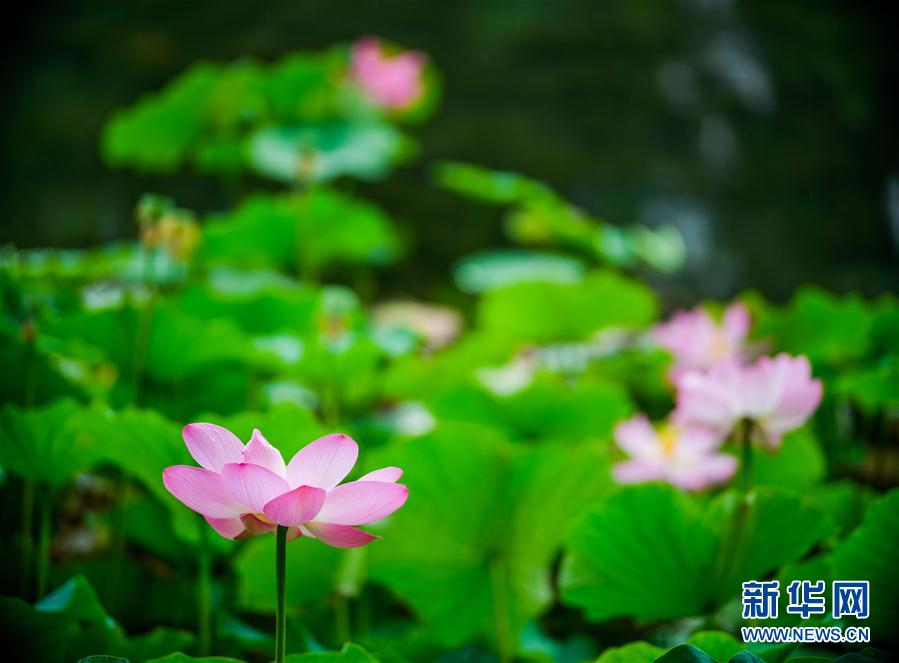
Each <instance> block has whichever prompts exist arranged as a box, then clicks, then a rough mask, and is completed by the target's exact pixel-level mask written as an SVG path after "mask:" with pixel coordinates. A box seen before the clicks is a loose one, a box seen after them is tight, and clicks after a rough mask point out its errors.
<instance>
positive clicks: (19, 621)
mask: <svg viewBox="0 0 899 663" xmlns="http://www.w3.org/2000/svg"><path fill="white" fill-rule="evenodd" d="M0 619H2V623H3V624H6V625H8V624H15V625H16V627H15V629H8V632H7V633H6V640H5V647H6V648H7V650H8V651H11V652H16V655H17V660H29V661H43V662H46V663H70V662H71V661H75V660H78V659H80V658H83V657H86V656H90V655H91V654H92V653H95V652H98V651H99V652H104V653H106V654H107V655H112V656H116V657H120V658H125V659H129V660H133V661H143V660H146V659H148V658H153V657H156V656H159V655H161V654H163V653H164V652H167V651H171V650H173V649H186V648H188V647H190V646H192V644H193V640H194V638H193V635H191V634H190V633H187V632H185V631H179V630H174V629H169V628H157V629H154V630H153V631H151V632H149V633H146V634H144V635H140V636H135V637H131V638H128V637H127V636H126V635H125V632H124V630H123V629H122V627H121V626H120V625H119V624H118V623H117V622H116V621H115V620H114V619H113V618H112V617H110V616H109V615H108V614H107V613H106V611H105V610H104V608H103V606H102V605H101V604H100V601H99V599H98V598H97V594H96V592H95V591H94V589H93V587H91V585H90V583H89V582H88V581H87V580H86V579H85V578H84V577H82V576H75V577H74V578H72V579H71V580H69V581H68V582H66V583H65V584H63V585H62V586H60V587H59V588H57V589H56V590H54V591H53V592H51V593H49V594H47V595H46V596H45V597H44V598H43V599H41V600H40V601H38V603H37V604H35V605H34V606H31V605H29V604H27V603H25V602H24V601H22V600H21V599H17V598H11V597H6V596H3V597H0Z"/></svg>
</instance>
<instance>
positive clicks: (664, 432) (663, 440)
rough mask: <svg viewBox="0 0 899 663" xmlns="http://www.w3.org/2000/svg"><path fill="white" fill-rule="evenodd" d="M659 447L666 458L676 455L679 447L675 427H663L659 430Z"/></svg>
mask: <svg viewBox="0 0 899 663" xmlns="http://www.w3.org/2000/svg"><path fill="white" fill-rule="evenodd" d="M659 446H660V447H662V453H663V454H665V455H666V456H670V455H671V454H673V453H674V448H675V447H676V446H677V430H676V429H675V428H674V427H673V426H663V427H662V428H661V429H659Z"/></svg>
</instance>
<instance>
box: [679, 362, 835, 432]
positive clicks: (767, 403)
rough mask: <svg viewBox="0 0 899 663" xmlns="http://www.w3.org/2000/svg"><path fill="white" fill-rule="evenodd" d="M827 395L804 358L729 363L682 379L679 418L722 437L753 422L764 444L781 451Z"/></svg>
mask: <svg viewBox="0 0 899 663" xmlns="http://www.w3.org/2000/svg"><path fill="white" fill-rule="evenodd" d="M821 390H822V388H821V382H820V381H819V380H815V379H814V378H812V368H811V365H810V364H809V361H808V359H807V358H806V357H804V356H801V357H791V356H790V355H787V354H779V355H777V356H776V357H762V358H761V359H759V360H757V361H756V362H755V363H754V364H748V365H747V364H741V363H740V362H738V361H736V360H726V361H722V362H719V363H718V364H716V365H715V366H713V367H712V368H711V370H709V371H707V372H705V373H702V372H698V371H697V372H690V373H686V374H684V375H683V376H682V377H681V378H680V380H679V382H678V393H677V409H676V411H675V414H674V418H675V419H676V421H678V422H679V423H682V424H693V425H700V426H706V427H708V428H710V429H712V430H714V431H716V432H718V433H719V434H721V435H727V434H729V433H730V432H731V431H732V430H733V429H734V427H735V426H736V425H737V423H738V422H740V421H743V420H746V421H750V422H751V423H752V425H753V431H754V433H755V435H756V436H757V437H758V438H759V439H760V440H761V442H762V443H763V444H765V445H766V446H768V447H769V448H771V449H777V448H778V447H779V446H780V440H781V437H782V436H783V434H784V433H786V432H788V431H791V430H793V429H794V428H798V427H799V426H801V425H802V424H803V423H805V421H806V420H807V419H808V418H809V417H810V416H811V415H812V413H813V412H814V411H815V409H816V408H817V407H818V404H819V403H820V402H821Z"/></svg>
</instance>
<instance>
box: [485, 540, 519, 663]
mask: <svg viewBox="0 0 899 663" xmlns="http://www.w3.org/2000/svg"><path fill="white" fill-rule="evenodd" d="M490 583H491V585H492V589H493V618H494V620H495V628H496V650H497V654H499V660H500V662H501V663H508V661H511V660H512V656H513V655H514V651H515V645H514V642H513V636H512V625H511V624H510V623H509V596H508V578H507V577H506V569H505V568H504V566H503V559H502V557H501V556H500V555H499V554H495V555H493V556H492V557H491V559H490Z"/></svg>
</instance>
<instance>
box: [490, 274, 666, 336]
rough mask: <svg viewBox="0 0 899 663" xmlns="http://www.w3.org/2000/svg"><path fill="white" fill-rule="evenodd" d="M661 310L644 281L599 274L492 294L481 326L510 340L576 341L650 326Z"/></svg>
mask: <svg viewBox="0 0 899 663" xmlns="http://www.w3.org/2000/svg"><path fill="white" fill-rule="evenodd" d="M657 306H658V305H657V303H656V298H655V295H653V293H652V291H651V290H649V288H647V287H646V286H645V285H643V284H642V283H640V282H639V281H636V280H633V279H630V278H627V277H625V276H620V275H618V274H615V273H613V272H610V271H599V272H592V273H590V274H588V275H587V276H586V277H585V278H584V280H583V281H582V282H580V283H576V284H564V283H519V284H516V285H511V286H508V287H506V288H502V289H499V290H493V291H490V292H488V293H486V294H485V296H484V297H483V299H482V300H481V301H480V304H479V307H478V322H479V324H480V325H481V327H483V328H484V329H485V330H488V331H489V332H491V333H495V334H498V335H500V336H504V337H507V338H510V339H516V340H528V341H536V342H547V341H561V340H574V339H580V338H584V337H585V336H587V335H588V334H591V333H593V332H595V331H597V330H599V329H601V328H603V327H609V326H613V325H614V326H625V327H642V326H644V325H647V324H648V323H650V322H651V321H652V320H653V319H654V318H655V316H656V313H657Z"/></svg>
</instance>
